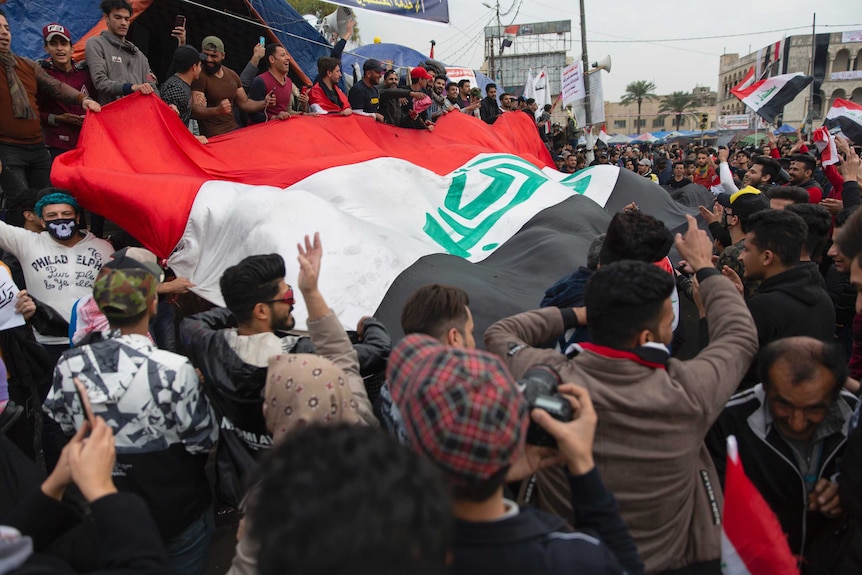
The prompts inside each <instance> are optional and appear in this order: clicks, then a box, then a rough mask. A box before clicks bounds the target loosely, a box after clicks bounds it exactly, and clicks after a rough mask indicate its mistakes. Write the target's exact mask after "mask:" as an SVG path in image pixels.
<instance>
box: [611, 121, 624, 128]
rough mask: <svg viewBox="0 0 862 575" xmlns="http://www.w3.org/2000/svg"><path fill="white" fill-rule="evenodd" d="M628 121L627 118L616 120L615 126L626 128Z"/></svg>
mask: <svg viewBox="0 0 862 575" xmlns="http://www.w3.org/2000/svg"><path fill="white" fill-rule="evenodd" d="M625 127H626V121H625V120H614V128H625Z"/></svg>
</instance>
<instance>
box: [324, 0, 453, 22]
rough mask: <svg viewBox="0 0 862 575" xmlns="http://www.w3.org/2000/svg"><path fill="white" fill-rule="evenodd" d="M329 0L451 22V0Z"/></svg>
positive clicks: (395, 13) (397, 14) (346, 4)
mask: <svg viewBox="0 0 862 575" xmlns="http://www.w3.org/2000/svg"><path fill="white" fill-rule="evenodd" d="M327 1H328V2H330V3H331V4H338V5H339V6H347V7H348V8H359V9H361V10H372V11H374V12H383V13H384V14H390V15H392V16H404V17H405V18H416V19H419V20H429V21H431V22H442V23H444V24H448V23H449V0H410V1H407V2H403V1H402V2H398V1H393V0H384V1H377V2H367V1H365V0H327Z"/></svg>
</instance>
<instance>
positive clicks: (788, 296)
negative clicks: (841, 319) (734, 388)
mask: <svg viewBox="0 0 862 575" xmlns="http://www.w3.org/2000/svg"><path fill="white" fill-rule="evenodd" d="M823 286H824V284H823V278H822V277H821V276H820V274H819V273H818V272H817V267H816V266H813V265H810V264H807V263H800V264H798V265H796V266H795V267H792V268H790V269H789V270H787V271H784V272H781V273H779V274H776V275H774V276H772V277H771V278H769V279H766V280H763V281H762V282H760V287H759V288H758V290H757V294H756V295H754V296H753V297H752V298H750V299H749V300H748V309H749V311H751V317H753V318H754V324H755V325H756V326H757V340H758V343H759V347H760V349H763V347H764V346H765V345H767V344H768V343H770V342H772V341H775V340H777V339H781V338H784V337H793V336H798V335H805V336H808V337H813V338H815V339H819V340H821V341H832V340H833V339H834V338H835V306H833V305H832V299H831V298H830V297H829V294H828V293H827V291H826V289H824V287H823ZM758 381H759V377H758V375H757V360H755V361H754V362H753V363H752V365H751V369H749V371H748V373H747V374H746V376H745V378H743V380H742V385H741V387H740V389H745V388H748V387H751V386H752V385H754V384H755V383H757V382H758Z"/></svg>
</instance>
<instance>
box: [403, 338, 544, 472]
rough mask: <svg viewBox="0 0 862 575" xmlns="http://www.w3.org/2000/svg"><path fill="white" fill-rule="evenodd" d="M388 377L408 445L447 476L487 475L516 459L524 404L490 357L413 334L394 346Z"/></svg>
mask: <svg viewBox="0 0 862 575" xmlns="http://www.w3.org/2000/svg"><path fill="white" fill-rule="evenodd" d="M387 379H388V381H389V386H390V391H391V393H392V399H393V401H395V403H396V404H397V405H398V408H399V409H400V410H401V415H402V416H403V418H404V424H405V427H406V428H407V435H408V437H409V438H410V442H411V444H412V446H413V448H414V449H416V450H417V451H420V452H421V453H424V454H425V455H426V456H427V457H428V458H429V459H430V460H431V461H432V462H434V463H435V464H436V465H437V466H438V467H440V468H441V469H442V470H443V471H444V472H445V473H446V474H447V476H448V477H449V479H450V480H451V481H453V482H455V483H473V482H477V481H484V480H487V479H490V478H491V477H492V476H494V475H495V474H496V473H498V472H499V471H500V470H501V469H503V468H504V467H506V466H508V465H510V464H511V463H512V461H513V460H514V458H515V457H516V455H517V451H518V449H519V447H520V444H521V441H522V440H523V438H524V436H525V435H526V429H527V424H528V421H529V420H528V417H527V403H526V401H525V400H524V397H523V395H522V394H521V392H520V391H519V390H518V388H517V386H516V385H515V381H514V379H513V378H512V376H511V374H510V373H509V371H508V370H507V369H506V366H505V365H503V363H502V362H501V361H500V359H499V358H497V357H496V356H494V355H491V354H490V353H487V352H484V351H479V350H472V349H460V348H453V347H446V346H443V345H442V344H440V342H439V341H437V340H435V339H434V338H432V337H429V336H427V335H419V334H413V335H409V336H407V337H406V338H404V339H403V340H401V342H400V343H399V344H398V345H397V346H395V349H394V350H393V351H392V355H391V356H390V358H389V369H388V372H387Z"/></svg>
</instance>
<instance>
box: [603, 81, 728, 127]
mask: <svg viewBox="0 0 862 575" xmlns="http://www.w3.org/2000/svg"><path fill="white" fill-rule="evenodd" d="M691 93H692V96H693V97H694V106H695V107H694V108H692V109H691V110H686V113H685V114H683V115H682V116H681V119H680V124H679V129H680V130H699V129H700V117H701V114H707V116H708V120H707V129H710V130H712V129H715V127H716V119H717V118H716V106H715V104H716V97H717V94H716V92H713V91H712V90H710V89H709V87H707V86H695V88H694V89H693V90H692V92H691ZM664 98H665V97H664V96H657V97H656V98H655V99H654V100H644V101H643V102H642V104H641V125H640V129H638V125H637V121H638V105H637V102H634V103H631V104H623V103H621V102H605V131H607V133H608V134H625V135H634V134H638V133H640V134H643V133H646V132H661V131H673V130H676V116H675V115H674V114H668V113H666V112H665V113H661V114H660V113H659V111H658V110H659V108H660V107H661V103H662V100H664Z"/></svg>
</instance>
